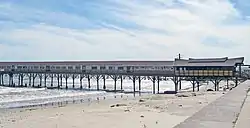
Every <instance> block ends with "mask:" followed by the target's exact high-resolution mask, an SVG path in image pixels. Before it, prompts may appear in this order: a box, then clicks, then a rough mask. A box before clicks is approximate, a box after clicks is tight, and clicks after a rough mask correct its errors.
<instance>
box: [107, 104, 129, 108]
mask: <svg viewBox="0 0 250 128" xmlns="http://www.w3.org/2000/svg"><path fill="white" fill-rule="evenodd" d="M122 106H127V105H126V104H115V105H111V106H110V107H111V108H113V107H122Z"/></svg>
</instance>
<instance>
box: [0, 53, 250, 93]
mask: <svg viewBox="0 0 250 128" xmlns="http://www.w3.org/2000/svg"><path fill="white" fill-rule="evenodd" d="M243 62H244V57H238V58H228V57H223V58H203V59H194V58H189V59H181V58H176V59H174V60H173V61H53V62H52V61H43V62H42V61H41V62H0V86H8V87H34V88H40V87H46V88H49V89H55V88H56V89H69V85H68V81H69V80H72V81H73V83H72V86H71V87H72V88H73V89H83V79H85V80H86V81H87V88H88V89H92V88H93V86H92V83H91V80H95V81H96V87H95V88H96V90H97V91H98V90H106V91H112V92H117V91H119V92H122V91H123V85H122V84H123V80H124V79H129V80H131V81H132V82H133V90H131V91H132V92H134V93H136V92H141V86H142V85H141V81H142V80H146V79H147V80H151V81H152V93H153V94H156V93H159V92H160V90H159V88H160V81H164V80H172V81H173V83H174V86H175V87H174V88H175V90H174V92H175V93H176V92H178V90H181V89H182V86H181V83H182V81H190V82H191V83H192V85H193V91H199V86H200V82H201V81H211V82H213V83H214V90H215V91H218V90H219V83H220V81H222V80H226V81H227V84H228V81H234V83H235V86H237V85H238V84H239V83H240V82H243V81H245V80H246V79H248V78H249V77H248V75H247V74H244V73H242V71H241V68H242V67H244V66H246V65H244V63H243ZM6 77H7V78H8V83H4V78H5V79H6ZM14 79H18V83H15V82H14ZM24 79H28V82H26V83H25V82H24ZM106 79H112V80H113V82H114V83H113V89H112V90H107V88H106V83H105V82H106ZM55 80H56V81H57V84H54V81H55ZM63 80H64V81H65V85H63V82H62V81H63ZM76 80H79V83H80V85H76V84H75V82H76ZM100 80H102V81H103V83H100ZM36 81H39V84H38V85H35V83H36ZM117 81H120V85H117ZM137 82H138V86H139V87H138V90H136V83H137ZM195 87H197V90H195ZM164 91H165V92H166V93H168V90H164ZM170 93H172V92H171V91H170Z"/></svg>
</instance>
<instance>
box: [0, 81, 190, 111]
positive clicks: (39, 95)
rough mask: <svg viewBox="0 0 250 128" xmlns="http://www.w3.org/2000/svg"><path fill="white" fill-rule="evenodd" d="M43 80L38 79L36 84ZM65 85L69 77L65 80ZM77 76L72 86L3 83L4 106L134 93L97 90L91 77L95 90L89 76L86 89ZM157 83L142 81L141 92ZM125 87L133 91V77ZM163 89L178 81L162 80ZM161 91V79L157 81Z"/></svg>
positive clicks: (0, 100) (0, 90)
mask: <svg viewBox="0 0 250 128" xmlns="http://www.w3.org/2000/svg"><path fill="white" fill-rule="evenodd" d="M4 83H5V84H6V83H8V79H7V78H6V79H4ZM14 83H15V84H17V83H18V81H17V79H14ZM25 83H28V79H25V80H24V84H25ZM39 83H40V82H39V80H36V82H35V85H38V84H39ZM42 83H44V81H42ZM62 83H63V86H65V81H63V82H62ZM102 83H103V81H102V80H100V81H99V85H100V88H101V86H102V85H103V84H102ZM53 84H54V85H57V81H56V80H54V83H53ZM72 84H73V80H68V87H69V89H67V90H66V89H47V88H32V87H23V88H21V87H16V88H13V87H3V86H0V108H21V107H30V106H38V105H46V104H53V103H59V102H70V101H86V102H87V101H89V100H96V99H104V98H105V99H112V98H116V97H119V96H127V97H128V96H132V94H127V93H115V92H106V91H96V85H97V84H96V81H95V80H92V81H91V90H89V89H88V88H87V86H88V85H87V84H88V82H87V80H83V89H79V88H80V80H78V79H75V89H72ZM50 85H51V83H50V81H47V86H50ZM120 85H121V83H120V81H119V80H118V81H117V89H119V88H120ZM152 85H153V83H152V81H150V80H142V81H141V92H142V93H144V94H150V93H152V90H153V86H152ZM122 86H123V90H124V91H125V92H129V91H133V83H132V80H129V79H125V80H123V84H122ZM191 86H192V85H191V83H190V82H188V81H184V82H182V88H183V89H185V88H189V87H191ZM106 88H107V89H109V90H112V89H113V88H114V81H113V80H112V79H107V80H106ZM136 90H139V86H138V81H137V82H136ZM159 90H160V93H163V92H164V91H172V90H174V83H173V81H171V80H167V81H161V82H160V88H159ZM156 91H157V83H156Z"/></svg>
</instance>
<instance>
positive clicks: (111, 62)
mask: <svg viewBox="0 0 250 128" xmlns="http://www.w3.org/2000/svg"><path fill="white" fill-rule="evenodd" d="M173 63H174V61H27V62H0V65H12V64H13V65H19V64H20V65H145V66H146V65H166V66H173Z"/></svg>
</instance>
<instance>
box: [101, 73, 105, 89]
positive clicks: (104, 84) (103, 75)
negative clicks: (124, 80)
mask: <svg viewBox="0 0 250 128" xmlns="http://www.w3.org/2000/svg"><path fill="white" fill-rule="evenodd" d="M102 78H103V90H106V76H105V75H103V76H102Z"/></svg>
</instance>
